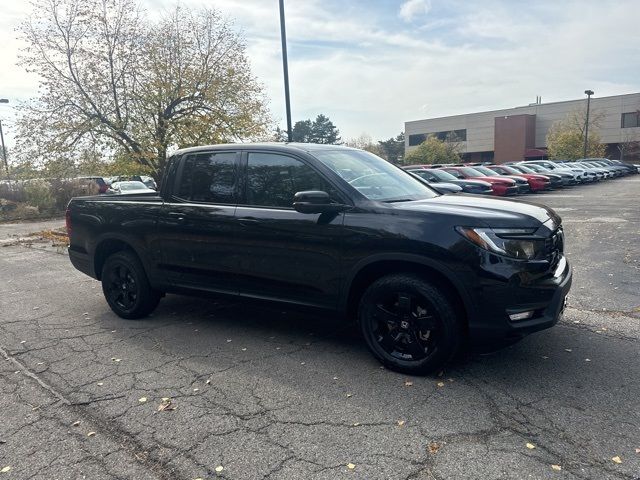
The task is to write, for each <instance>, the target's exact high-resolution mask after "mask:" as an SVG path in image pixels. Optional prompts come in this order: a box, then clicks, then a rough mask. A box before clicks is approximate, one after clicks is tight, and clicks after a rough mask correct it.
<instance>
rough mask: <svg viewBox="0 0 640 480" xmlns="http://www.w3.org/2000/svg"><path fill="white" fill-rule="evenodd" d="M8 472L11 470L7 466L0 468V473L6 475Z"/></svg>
mask: <svg viewBox="0 0 640 480" xmlns="http://www.w3.org/2000/svg"><path fill="white" fill-rule="evenodd" d="M9 470H11V467H10V466H9V465H7V466H6V467H2V470H0V473H7V472H8V471H9Z"/></svg>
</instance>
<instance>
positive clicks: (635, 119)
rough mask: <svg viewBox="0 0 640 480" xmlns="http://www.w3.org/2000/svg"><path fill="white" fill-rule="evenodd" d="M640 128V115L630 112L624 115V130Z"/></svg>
mask: <svg viewBox="0 0 640 480" xmlns="http://www.w3.org/2000/svg"><path fill="white" fill-rule="evenodd" d="M633 127H640V113H638V112H630V113H623V114H622V128H633Z"/></svg>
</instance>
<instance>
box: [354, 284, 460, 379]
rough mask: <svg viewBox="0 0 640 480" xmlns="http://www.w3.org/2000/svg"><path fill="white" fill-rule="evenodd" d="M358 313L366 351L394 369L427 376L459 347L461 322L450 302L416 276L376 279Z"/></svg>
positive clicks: (365, 295)
mask: <svg viewBox="0 0 640 480" xmlns="http://www.w3.org/2000/svg"><path fill="white" fill-rule="evenodd" d="M358 313H359V319H358V320H359V324H360V328H361V331H362V334H363V336H364V338H365V341H366V342H367V346H368V347H369V349H370V350H371V351H372V353H373V354H374V355H375V356H376V357H377V358H378V359H379V360H380V361H381V362H382V363H383V364H384V365H385V366H387V367H389V368H391V369H394V370H399V371H402V372H405V373H412V374H425V373H429V372H431V371H434V370H436V369H439V368H441V367H442V366H443V365H444V364H445V363H446V362H447V361H449V360H450V359H451V358H452V357H453V355H454V354H455V353H456V351H457V349H458V346H459V344H460V336H461V328H460V320H459V319H458V318H457V314H456V312H455V309H454V308H453V307H452V305H451V302H450V301H449V299H448V298H447V297H446V295H444V293H443V292H442V291H440V290H439V289H438V288H437V287H435V286H433V285H431V284H430V283H428V282H427V281H425V280H423V279H421V278H420V277H418V276H415V275H410V274H396V275H389V276H387V277H383V278H381V279H379V280H377V281H376V282H374V283H373V284H372V285H371V286H370V287H369V288H368V289H367V291H366V292H365V294H364V295H363V297H362V299H361V301H360V309H359V312H358Z"/></svg>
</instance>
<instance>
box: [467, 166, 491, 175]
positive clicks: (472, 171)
mask: <svg viewBox="0 0 640 480" xmlns="http://www.w3.org/2000/svg"><path fill="white" fill-rule="evenodd" d="M460 171H461V172H462V173H464V174H465V175H466V176H468V177H486V176H487V175H485V174H484V173H480V172H479V171H478V170H476V169H475V168H471V167H463V168H461V169H460ZM492 175H495V172H492Z"/></svg>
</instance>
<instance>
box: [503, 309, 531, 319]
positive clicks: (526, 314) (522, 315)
mask: <svg viewBox="0 0 640 480" xmlns="http://www.w3.org/2000/svg"><path fill="white" fill-rule="evenodd" d="M533 312H534V311H533V310H531V311H529V312H520V313H512V314H510V315H509V318H510V319H511V321H512V322H515V321H518V320H528V319H529V318H531V317H533Z"/></svg>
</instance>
